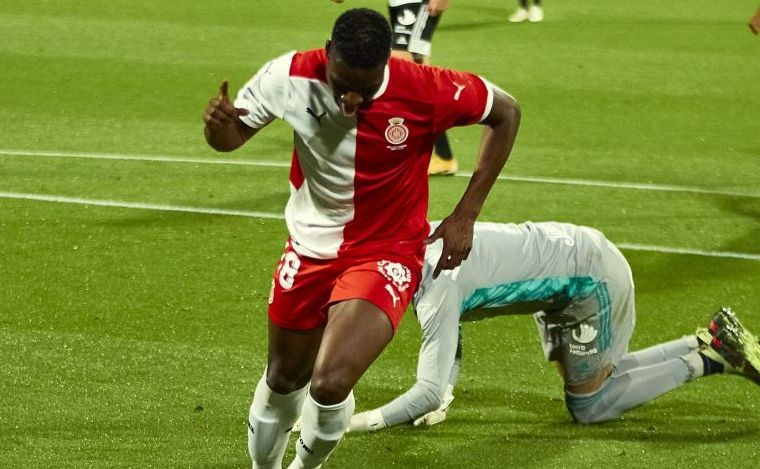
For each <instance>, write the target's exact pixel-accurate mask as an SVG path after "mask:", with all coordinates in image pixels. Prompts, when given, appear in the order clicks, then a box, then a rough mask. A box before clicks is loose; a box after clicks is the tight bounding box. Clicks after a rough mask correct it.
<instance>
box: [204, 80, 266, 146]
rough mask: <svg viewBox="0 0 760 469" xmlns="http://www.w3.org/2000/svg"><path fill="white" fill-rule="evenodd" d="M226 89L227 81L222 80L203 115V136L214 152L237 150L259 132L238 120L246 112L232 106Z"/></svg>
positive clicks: (245, 114) (246, 112) (246, 113)
mask: <svg viewBox="0 0 760 469" xmlns="http://www.w3.org/2000/svg"><path fill="white" fill-rule="evenodd" d="M228 87H229V84H228V83H227V80H224V81H223V82H222V86H220V87H219V94H218V95H217V96H216V97H214V98H212V99H211V100H210V101H209V103H208V106H206V112H205V113H204V114H203V122H205V123H206V127H205V128H204V129H203V134H204V136H205V137H206V142H208V144H209V146H210V147H211V148H213V149H214V150H216V151H232V150H237V149H238V148H240V147H242V146H243V144H245V142H247V141H248V140H250V138H251V137H253V136H254V134H256V132H258V131H259V129H254V128H252V127H249V126H247V125H245V124H243V122H242V121H241V120H240V117H242V116H247V115H248V110H247V109H240V108H236V107H235V106H233V104H232V101H230V96H229V92H228Z"/></svg>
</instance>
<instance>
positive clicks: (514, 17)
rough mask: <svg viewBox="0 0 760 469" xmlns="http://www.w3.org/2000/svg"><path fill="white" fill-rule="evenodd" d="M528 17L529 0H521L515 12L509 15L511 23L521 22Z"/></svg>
mask: <svg viewBox="0 0 760 469" xmlns="http://www.w3.org/2000/svg"><path fill="white" fill-rule="evenodd" d="M527 19H528V0H520V1H519V6H518V7H517V10H515V12H514V13H512V14H511V15H510V16H509V21H510V22H511V23H521V22H523V21H525V20H527Z"/></svg>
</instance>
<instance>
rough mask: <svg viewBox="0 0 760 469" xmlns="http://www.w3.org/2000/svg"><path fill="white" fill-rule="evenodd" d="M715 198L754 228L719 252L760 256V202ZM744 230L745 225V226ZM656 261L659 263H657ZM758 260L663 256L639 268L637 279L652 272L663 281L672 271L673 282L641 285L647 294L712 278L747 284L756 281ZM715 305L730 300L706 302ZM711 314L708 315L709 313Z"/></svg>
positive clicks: (717, 299) (716, 249) (641, 283)
mask: <svg viewBox="0 0 760 469" xmlns="http://www.w3.org/2000/svg"><path fill="white" fill-rule="evenodd" d="M711 197H713V198H714V204H715V205H717V206H718V207H720V208H721V209H722V210H724V211H726V212H730V213H733V214H736V215H739V216H741V217H744V218H747V219H749V220H750V226H752V227H753V228H751V229H750V231H749V232H748V233H742V234H741V235H737V236H736V237H735V238H734V239H733V240H731V241H729V242H727V243H724V244H723V245H721V246H716V247H715V248H713V250H715V251H725V252H747V253H751V254H760V199H757V198H750V197H737V196H711ZM733 228H734V227H733V226H731V225H727V226H726V227H725V229H726V231H727V232H729V233H730V232H731V231H732V229H733ZM741 229H742V231H744V229H745V226H744V225H743V226H742V227H741ZM655 259H656V260H655ZM757 263H758V261H753V260H743V259H734V258H718V257H712V258H710V257H702V256H695V255H686V254H684V255H681V254H674V255H659V256H655V257H654V258H653V261H652V263H651V264H649V265H648V266H647V267H646V268H644V269H642V268H637V269H636V270H635V271H634V276H635V277H637V278H639V279H645V278H646V277H649V274H648V272H651V274H653V275H652V276H653V277H656V278H660V276H661V275H662V274H663V273H666V272H670V273H673V275H672V276H671V277H670V281H668V282H662V281H653V282H646V281H642V282H640V283H639V282H638V281H637V287H642V288H643V289H644V290H643V291H647V292H667V291H673V290H674V289H678V288H679V285H687V284H693V283H700V282H707V281H709V280H711V279H714V280H716V281H723V282H725V281H728V280H729V279H734V280H737V279H746V281H747V282H751V281H753V280H754V279H753V274H752V273H753V272H755V271H756V268H757ZM705 300H709V301H711V304H712V302H717V303H722V302H725V301H730V300H731V299H730V298H715V299H707V298H706V299H705ZM709 313H710V311H707V312H705V314H709Z"/></svg>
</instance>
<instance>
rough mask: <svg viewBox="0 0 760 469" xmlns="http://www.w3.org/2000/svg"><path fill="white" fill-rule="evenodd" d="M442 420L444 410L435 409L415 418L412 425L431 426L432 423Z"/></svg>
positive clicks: (443, 418) (444, 418)
mask: <svg viewBox="0 0 760 469" xmlns="http://www.w3.org/2000/svg"><path fill="white" fill-rule="evenodd" d="M444 420H446V411H445V410H438V409H436V410H434V411H432V412H428V413H427V414H425V415H423V416H422V417H420V418H418V419H417V420H415V421H414V426H415V427H423V426H424V427H432V426H433V425H435V424H437V423H441V422H443V421H444Z"/></svg>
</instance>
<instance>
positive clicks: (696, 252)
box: [615, 243, 760, 261]
mask: <svg viewBox="0 0 760 469" xmlns="http://www.w3.org/2000/svg"><path fill="white" fill-rule="evenodd" d="M615 245H616V246H617V247H619V248H620V249H627V250H629V251H648V252H661V253H665V254H686V255H691V256H704V257H724V258H731V259H745V260H750V261H760V254H750V253H746V252H732V251H703V250H702V249H690V248H671V247H665V246H653V245H651V244H635V243H615Z"/></svg>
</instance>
